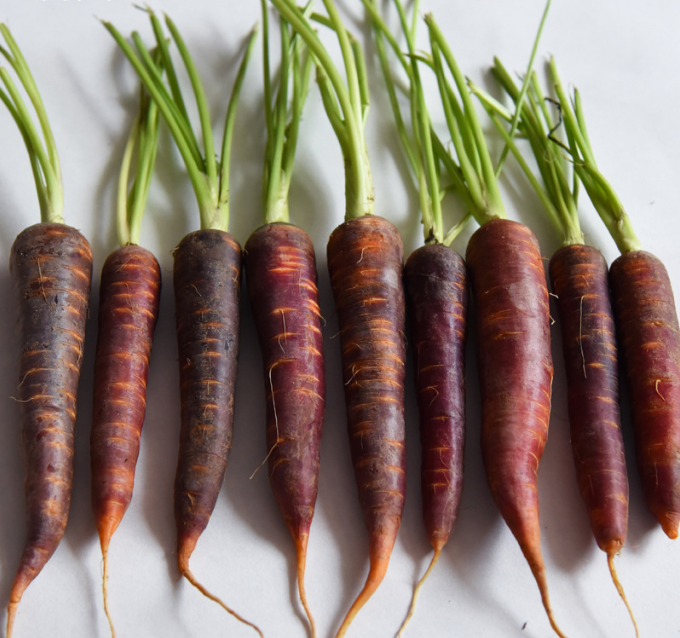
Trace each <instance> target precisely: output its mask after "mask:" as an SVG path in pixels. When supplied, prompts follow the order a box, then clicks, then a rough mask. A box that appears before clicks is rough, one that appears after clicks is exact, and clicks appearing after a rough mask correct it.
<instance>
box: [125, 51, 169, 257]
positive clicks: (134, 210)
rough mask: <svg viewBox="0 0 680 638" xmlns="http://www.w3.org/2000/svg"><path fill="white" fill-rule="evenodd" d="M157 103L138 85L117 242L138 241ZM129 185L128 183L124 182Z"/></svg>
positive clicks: (152, 158)
mask: <svg viewBox="0 0 680 638" xmlns="http://www.w3.org/2000/svg"><path fill="white" fill-rule="evenodd" d="M153 58H154V61H155V62H156V63H157V64H159V65H160V64H161V63H162V60H161V58H160V52H159V51H158V49H156V50H155V51H154V53H153ZM158 124H159V118H158V107H157V106H156V103H155V102H154V101H153V100H152V99H151V96H150V95H149V93H148V92H147V91H146V90H145V89H144V86H143V85H142V86H141V88H140V96H139V112H138V114H137V117H136V118H135V121H134V123H133V125H132V129H131V130H130V136H129V137H128V141H127V144H126V145H125V152H124V153H123V161H122V163H121V167H120V175H119V178H118V210H117V216H116V221H117V224H116V226H117V229H118V242H119V243H120V245H121V246H127V245H129V244H133V245H137V244H139V233H140V229H141V225H142V216H143V215H144V209H145V208H146V201H147V199H148V197H149V188H150V186H151V176H152V175H153V167H154V164H155V163H156V151H157V149H158ZM135 150H136V151H137V158H136V167H135V175H134V179H133V181H132V184H131V185H129V184H130V172H131V168H132V163H133V159H134V156H135ZM128 185H129V186H128Z"/></svg>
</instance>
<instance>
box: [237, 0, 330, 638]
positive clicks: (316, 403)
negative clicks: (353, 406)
mask: <svg viewBox="0 0 680 638" xmlns="http://www.w3.org/2000/svg"><path fill="white" fill-rule="evenodd" d="M262 16H263V27H264V28H263V32H264V33H263V47H264V55H263V58H264V66H265V68H264V76H265V91H264V94H265V114H266V122H267V147H266V153H265V166H264V177H263V186H264V188H263V200H264V202H263V203H264V206H263V207H264V218H265V219H264V221H265V223H264V225H263V226H260V227H259V228H258V229H257V230H255V231H254V232H253V234H252V235H251V236H250V238H249V239H248V241H247V243H246V245H245V249H244V260H245V269H246V276H247V282H248V297H249V299H250V305H251V308H252V311H253V316H254V318H255V327H256V328H257V334H258V338H259V341H260V348H261V350H262V362H263V368H264V386H265V394H266V403H267V457H266V458H267V461H268V464H269V482H270V484H271V488H272V491H273V492H274V497H275V498H276V503H277V505H278V507H279V510H280V512H281V515H282V516H283V519H284V521H285V524H286V526H287V527H288V530H289V531H290V534H291V537H292V538H293V542H294V544H295V548H296V553H297V581H298V593H299V596H300V601H301V602H302V606H303V608H304V610H305V613H306V614H307V618H308V620H309V626H310V632H311V636H312V638H315V637H316V635H317V634H316V623H315V621H314V617H313V615H312V612H311V609H310V606H309V603H308V602H307V594H306V591H305V565H306V562H307V545H308V542H309V532H310V528H311V524H312V517H313V516H314V507H315V504H316V496H317V490H318V482H319V462H320V451H321V450H320V448H321V431H322V426H323V416H324V408H325V394H326V392H325V379H324V366H323V339H322V333H321V313H320V310H319V302H318V289H317V274H316V257H315V254H314V246H313V245H312V240H311V239H310V237H309V236H308V235H307V233H305V231H303V230H302V229H301V228H298V227H297V226H294V225H293V224H291V223H289V214H288V190H289V188H290V182H291V176H292V173H293V162H294V159H295V146H296V143H297V133H298V129H299V124H300V119H301V117H302V108H303V105H304V102H305V98H306V96H307V89H308V85H309V78H310V75H311V69H312V58H311V56H309V55H304V51H303V50H301V49H302V47H301V46H300V45H301V44H302V43H301V41H300V39H299V37H298V36H296V35H295V34H294V32H292V30H291V29H290V26H289V25H288V24H287V23H286V22H285V20H283V19H282V20H281V25H280V26H281V28H280V32H281V63H280V69H279V74H278V76H279V77H278V87H277V90H276V93H275V95H272V78H271V70H270V56H269V19H268V14H267V6H266V3H265V1H264V0H263V2H262ZM291 87H292V88H291ZM289 111H290V116H289V115H288V113H289Z"/></svg>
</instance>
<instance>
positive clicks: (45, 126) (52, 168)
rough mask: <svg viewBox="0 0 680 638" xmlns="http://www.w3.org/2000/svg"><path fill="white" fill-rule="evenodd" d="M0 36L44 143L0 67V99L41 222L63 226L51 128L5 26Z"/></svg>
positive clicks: (0, 49) (58, 168) (2, 49)
mask: <svg viewBox="0 0 680 638" xmlns="http://www.w3.org/2000/svg"><path fill="white" fill-rule="evenodd" d="M0 34H2V36H3V38H4V39H5V42H6V43H7V47H8V48H5V47H3V46H2V45H0V53H1V54H2V56H3V57H4V58H5V59H6V60H7V62H9V65H10V66H11V67H12V69H14V72H15V73H16V75H17V77H18V78H19V81H20V82H21V84H22V86H23V87H24V90H25V91H26V93H27V95H28V97H29V99H30V101H31V104H32V105H33V108H34V110H35V112H36V114H37V116H38V122H39V123H40V129H41V131H42V137H43V138H44V141H43V139H41V138H40V135H39V134H38V131H37V129H36V127H35V125H34V123H33V119H32V117H31V115H30V113H29V112H28V109H27V107H26V103H25V102H24V100H23V98H22V97H21V94H20V93H19V91H18V89H17V86H16V84H14V81H13V80H12V76H11V75H10V74H9V71H8V70H7V69H6V68H5V67H1V66H0V80H2V83H3V84H4V85H5V88H6V91H5V90H3V89H2V88H0V100H2V102H3V103H4V105H5V106H6V107H7V110H8V111H9V112H10V115H11V116H12V117H13V118H14V121H15V122H16V124H17V126H18V127H19V131H20V132H21V136H22V137H23V138H24V143H25V144H26V149H27V150H28V156H29V158H30V161H31V168H32V170H33V178H34V179H35V186H36V190H37V192H38V201H39V202H40V220H41V221H42V222H58V223H63V222H64V218H63V216H62V213H63V210H64V191H63V188H62V180H61V166H60V164H59V156H58V155H57V147H56V144H55V143H54V137H53V136H52V129H51V128H50V123H49V120H48V119H47V112H46V111H45V106H44V105H43V101H42V98H41V97H40V93H39V92H38V87H37V86H36V83H35V80H34V79H33V76H32V75H31V71H30V69H29V68H28V64H27V63H26V60H25V58H24V56H23V55H22V53H21V50H20V49H19V46H18V45H17V43H16V41H15V40H14V38H13V37H12V34H11V33H10V30H9V29H8V28H7V26H6V25H4V24H0Z"/></svg>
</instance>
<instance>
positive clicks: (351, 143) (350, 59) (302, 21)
mask: <svg viewBox="0 0 680 638" xmlns="http://www.w3.org/2000/svg"><path fill="white" fill-rule="evenodd" d="M271 1H272V4H273V5H274V6H275V7H276V9H277V10H278V12H279V13H280V14H281V15H282V16H283V18H284V19H285V20H286V21H287V22H288V23H290V25H291V26H292V27H293V29H295V31H296V32H297V33H298V34H299V35H300V37H302V38H303V40H304V41H305V43H306V44H307V47H308V48H309V50H310V51H311V52H312V54H313V55H314V57H315V58H316V62H317V65H319V66H320V67H321V68H323V71H324V75H325V76H326V77H327V80H328V83H329V88H330V87H332V89H333V93H334V94H335V95H334V98H335V99H337V102H338V103H339V105H340V110H341V112H342V116H343V120H342V123H341V126H342V128H343V129H344V130H345V131H346V133H345V135H344V136H342V137H341V136H340V135H338V141H339V142H340V146H341V149H342V151H343V155H344V159H345V167H346V178H345V196H346V214H345V218H346V219H353V218H355V217H360V216H362V215H367V214H372V213H373V209H374V195H373V180H372V177H371V171H370V166H369V163H368V154H367V150H366V142H365V139H364V130H363V111H364V109H365V104H364V103H363V102H364V101H365V100H362V99H361V90H360V87H359V75H358V74H357V68H356V65H357V64H361V60H357V58H356V57H355V56H354V52H353V51H352V47H351V43H350V41H349V37H348V36H347V32H346V30H345V28H344V26H343V25H342V23H341V21H340V18H339V16H338V14H337V11H335V8H334V7H333V6H332V2H330V0H324V4H326V6H327V8H329V7H330V8H329V16H330V19H331V23H332V25H333V28H334V29H335V31H336V34H337V37H338V41H339V43H340V47H341V50H342V56H343V60H344V63H345V73H346V74H347V78H348V83H347V84H345V82H344V81H343V79H342V77H341V76H340V74H339V72H338V70H337V68H336V67H335V64H334V63H333V61H332V59H331V57H330V55H329V53H328V51H327V50H326V48H325V47H324V46H323V44H322V43H321V40H320V39H319V37H318V36H317V34H316V32H315V31H314V29H313V28H312V27H311V25H310V23H309V19H308V18H306V17H305V16H304V15H303V14H302V12H301V11H300V10H299V9H298V7H297V6H296V5H295V3H294V2H293V0H271ZM330 103H331V102H330V101H329V100H328V96H325V97H324V105H327V104H330ZM327 112H328V111H327ZM329 117H331V123H333V120H332V116H331V114H330V113H329ZM339 124H340V123H339V122H335V123H334V126H333V128H334V131H335V132H336V134H337V133H338V131H339V130H340V125H339ZM343 137H344V140H343Z"/></svg>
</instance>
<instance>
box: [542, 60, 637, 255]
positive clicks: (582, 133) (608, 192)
mask: <svg viewBox="0 0 680 638" xmlns="http://www.w3.org/2000/svg"><path fill="white" fill-rule="evenodd" d="M550 76H551V78H552V82H553V84H554V86H555V92H556V93H557V99H558V101H559V105H560V111H561V113H562V121H563V122H564V128H565V131H566V135H567V141H568V142H567V144H564V143H563V142H560V141H559V140H557V139H556V138H555V137H554V136H551V138H550V139H551V140H552V141H553V142H554V143H555V144H557V145H559V146H560V147H561V148H563V149H564V150H565V151H566V152H567V153H569V155H570V156H571V160H572V162H573V165H574V171H576V173H577V174H578V176H579V178H580V179H581V181H582V182H583V186H584V188H585V189H586V192H587V193H588V197H590V200H591V201H592V202H593V206H594V207H595V210H596V211H597V213H598V214H599V216H600V218H601V219H602V221H603V222H604V224H605V226H606V227H607V230H608V231H609V234H610V235H611V236H612V238H613V239H614V241H615V242H616V245H617V246H618V248H619V250H620V251H621V252H622V253H627V252H631V251H635V250H640V247H641V246H640V240H639V239H638V238H637V236H636V235H635V231H634V230H633V226H632V224H631V223H630V219H629V217H628V215H627V214H626V211H625V210H624V208H623V204H622V203H621V200H620V199H619V198H618V196H617V194H616V192H615V191H614V189H613V188H612V186H611V184H610V183H609V182H608V181H607V180H606V179H605V177H604V175H603V174H602V173H601V172H600V171H599V169H598V168H597V164H596V163H595V156H594V155H593V150H592V147H591V145H590V138H589V137H588V131H587V129H586V122H585V117H584V114H583V106H582V104H581V96H580V95H579V92H578V90H576V89H574V94H573V97H572V99H571V100H569V98H568V97H567V94H566V92H565V90H564V88H563V87H562V82H561V81H560V77H559V75H558V73H557V65H556V63H555V58H551V59H550Z"/></svg>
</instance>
